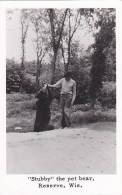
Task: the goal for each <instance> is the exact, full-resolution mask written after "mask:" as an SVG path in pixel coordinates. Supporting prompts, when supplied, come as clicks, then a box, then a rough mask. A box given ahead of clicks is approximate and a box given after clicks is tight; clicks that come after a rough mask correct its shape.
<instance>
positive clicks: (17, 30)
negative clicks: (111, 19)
mask: <svg viewBox="0 0 122 195" xmlns="http://www.w3.org/2000/svg"><path fill="white" fill-rule="evenodd" d="M6 32H7V58H9V59H12V58H14V59H15V60H16V61H20V59H21V42H20V40H21V26H20V11H19V10H14V12H13V14H10V10H9V14H7V19H6ZM81 37H82V38H81ZM33 38H34V33H33V31H32V29H31V28H30V29H29V31H28V38H27V41H26V54H25V58H26V60H27V61H31V60H34V59H36V53H35V49H34V44H33V42H32V40H33ZM75 39H76V40H79V42H80V44H81V45H83V46H84V49H86V48H87V47H88V46H89V45H90V44H91V43H93V37H92V36H91V34H90V33H86V32H84V30H82V31H81V30H80V31H79V32H78V31H77V33H76V34H75Z"/></svg>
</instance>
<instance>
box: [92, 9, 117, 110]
mask: <svg viewBox="0 0 122 195" xmlns="http://www.w3.org/2000/svg"><path fill="white" fill-rule="evenodd" d="M95 14H96V17H97V21H96V23H95V26H96V27H97V29H98V32H97V33H96V34H95V43H94V45H93V48H94V52H93V55H92V57H91V60H92V68H91V86H90V95H91V99H92V107H94V104H95V101H96V99H97V98H99V96H100V90H101V88H102V82H103V80H104V76H105V72H106V59H107V55H106V54H107V53H108V51H109V50H110V48H111V44H112V42H113V40H115V10H114V9H96V10H95ZM114 49H115V47H114ZM114 52H115V50H114Z"/></svg>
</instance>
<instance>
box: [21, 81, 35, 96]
mask: <svg viewBox="0 0 122 195" xmlns="http://www.w3.org/2000/svg"><path fill="white" fill-rule="evenodd" d="M22 90H23V91H24V92H26V93H35V92H36V84H35V83H34V82H32V81H31V79H29V78H26V77H25V78H24V81H23V82H22Z"/></svg>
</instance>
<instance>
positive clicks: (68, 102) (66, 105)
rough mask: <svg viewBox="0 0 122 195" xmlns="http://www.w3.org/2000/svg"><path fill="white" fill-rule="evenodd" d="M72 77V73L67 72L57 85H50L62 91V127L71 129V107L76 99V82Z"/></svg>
mask: <svg viewBox="0 0 122 195" xmlns="http://www.w3.org/2000/svg"><path fill="white" fill-rule="evenodd" d="M71 77H72V74H71V72H67V73H66V74H65V75H64V77H63V78H62V79H60V80H59V81H58V82H57V83H56V84H53V85H48V86H49V87H58V88H60V89H61V90H60V104H61V113H62V121H61V123H62V124H61V125H62V127H66V126H67V127H69V126H70V125H71V121H70V115H71V106H72V105H73V103H74V101H75V98H76V82H75V81H74V80H73V79H72V78H71Z"/></svg>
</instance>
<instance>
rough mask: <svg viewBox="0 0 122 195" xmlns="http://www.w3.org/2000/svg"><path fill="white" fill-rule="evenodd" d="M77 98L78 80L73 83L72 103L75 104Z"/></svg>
mask: <svg viewBox="0 0 122 195" xmlns="http://www.w3.org/2000/svg"><path fill="white" fill-rule="evenodd" d="M75 98H76V82H75V83H74V85H73V94H72V102H71V105H73V103H74V101H75Z"/></svg>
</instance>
